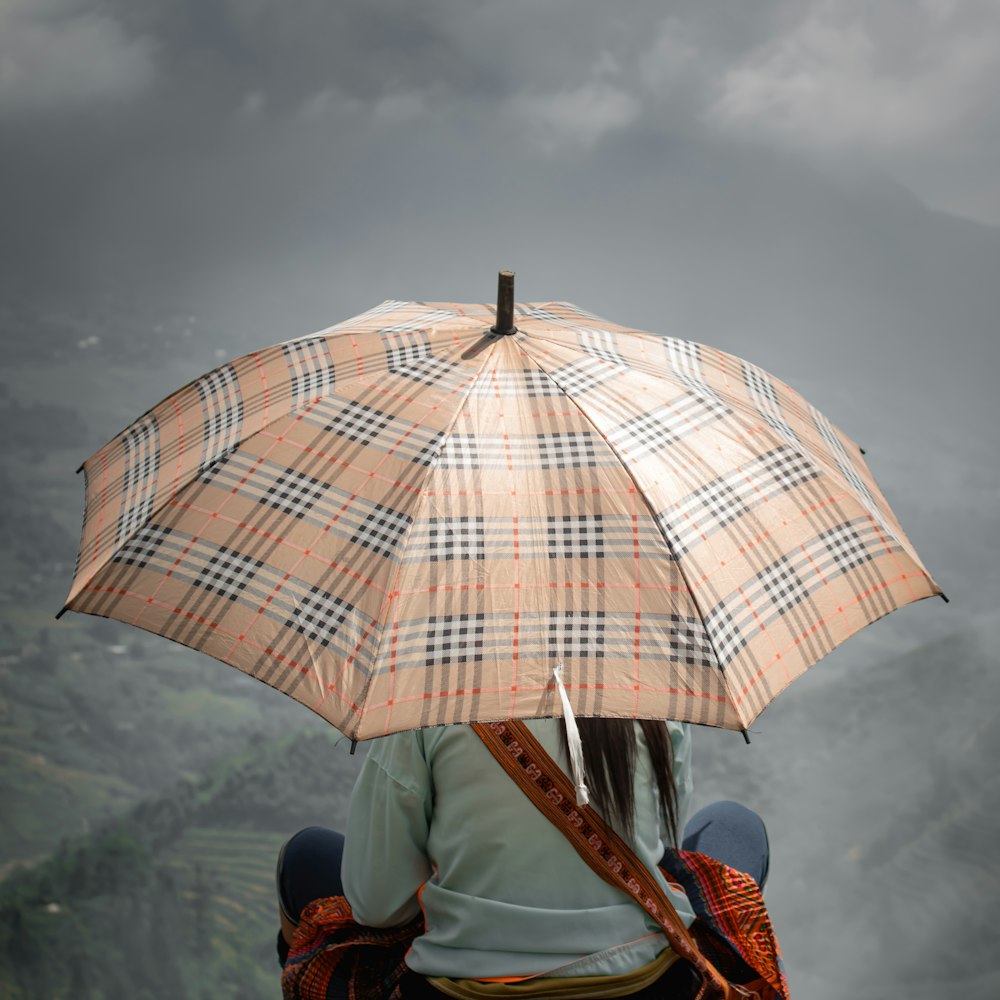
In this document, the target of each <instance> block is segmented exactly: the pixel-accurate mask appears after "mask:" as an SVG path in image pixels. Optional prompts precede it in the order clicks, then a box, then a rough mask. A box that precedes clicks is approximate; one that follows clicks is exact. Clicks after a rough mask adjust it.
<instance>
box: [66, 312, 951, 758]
mask: <svg viewBox="0 0 1000 1000" xmlns="http://www.w3.org/2000/svg"><path fill="white" fill-rule="evenodd" d="M516 324H517V326H516V330H514V331H513V332H509V331H508V332H504V331H505V329H506V328H508V327H509V324H506V323H499V322H498V323H497V324H496V328H495V329H492V330H491V327H493V325H494V309H493V308H492V307H491V306H487V305H459V304H454V303H420V302H394V301H389V302H384V303H383V304H382V305H380V306H377V307H375V308H374V309H371V310H370V311H368V312H366V313H363V314H362V315H360V316H357V317H355V318H354V319H350V320H347V321H346V322H343V323H340V324H338V325H337V326H334V327H331V328H330V329H328V330H324V331H322V332H320V333H317V334H314V335H312V336H308V337H303V338H301V339H297V340H292V341H289V342H287V343H284V344H279V345H277V346H275V347H270V348H267V349H265V350H261V351H254V352H252V353H250V354H247V355H245V356H244V357H241V358H238V359H237V360H235V361H232V362H230V363H228V364H225V365H222V366H221V367H219V368H216V369H215V370H214V371H211V372H209V373H208V374H206V375H204V376H203V377H201V378H199V379H198V380H196V381H195V382H192V383H191V384H189V385H187V386H185V387H184V388H182V389H180V390H179V391H178V392H176V393H174V394H173V395H171V396H169V397H168V398H167V399H165V400H163V402H161V403H160V404H158V405H157V406H155V407H154V408H153V409H152V410H150V411H149V412H148V413H146V414H145V415H144V416H142V417H140V418H139V419H138V420H136V421H135V422H134V423H133V424H132V425H131V426H130V427H128V428H127V429H126V430H125V431H124V432H122V433H121V434H119V435H118V436H117V437H115V438H114V439H113V440H112V441H110V442H109V443H108V444H107V445H106V446H105V447H104V448H102V449H101V450H100V451H98V452H97V453H96V454H95V455H94V456H93V457H91V458H90V459H88V460H87V461H86V462H85V463H84V469H85V472H86V480H87V487H86V494H87V500H86V513H85V519H84V526H83V538H82V543H81V548H80V554H79V558H78V562H77V568H76V573H75V578H74V580H73V583H72V588H71V590H70V594H69V597H68V598H67V601H66V606H65V609H71V610H74V611H81V612H86V613H88V614H94V615H101V616H105V617H111V618H116V619H118V620H120V621H124V622H128V623H129V624H132V625H136V626H138V627H140V628H144V629H147V630H149V631H151V632H156V633H158V634H160V635H164V636H167V637H168V638H170V639H174V640H176V641H177V642H180V643H183V644H185V645H187V646H191V647H193V648H196V649H200V650H202V651H203V652H205V653H208V654H209V655H211V656H214V657H216V658H218V659H220V660H223V661H225V662H226V663H229V664H232V665H233V666H235V667H238V668H239V669H240V670H242V671H244V672H246V673H248V674H250V675H252V676H254V677H257V678H258V679H260V680H262V681H264V682H266V683H267V684H270V685H272V686H273V687H275V688H278V689H279V690H281V691H283V692H285V693H286V694H288V695H290V696H292V697H293V698H295V699H297V700H299V701H301V702H302V703H303V704H305V705H307V706H308V707H309V708H311V709H313V710H314V711H316V712H318V713H319V714H320V715H322V716H323V717H324V718H326V719H328V720H329V721H330V722H331V723H333V725H335V726H336V727H337V728H338V729H340V730H341V731H342V732H344V733H346V734H347V735H348V736H352V737H355V738H357V739H365V738H368V737H372V736H379V735H383V734H386V733H390V732H395V731H398V730H402V729H408V728H414V727H420V726H431V725H439V724H442V723H449V722H466V721H487V720H493V719H507V718H531V717H539V716H551V715H559V714H561V711H562V707H561V703H560V697H559V695H558V693H557V690H556V688H555V686H554V685H553V682H552V672H553V667H554V666H555V665H557V664H559V663H561V664H563V667H564V678H565V685H566V690H567V692H568V695H569V701H570V703H571V705H572V709H573V711H574V712H575V713H576V714H577V715H582V716H616V717H633V718H670V719H677V720H684V721H690V722H696V723H702V724H706V725H711V726H722V727H726V728H731V729H743V730H745V728H746V727H747V726H748V725H749V724H750V723H751V722H752V720H753V719H754V718H755V717H756V716H757V715H758V714H759V713H760V712H761V711H762V710H763V709H764V708H765V707H766V706H767V704H768V703H769V702H770V701H771V700H772V699H773V698H774V697H775V696H776V695H777V694H778V693H779V692H780V691H781V690H782V689H783V688H784V687H785V686H786V685H787V684H788V683H789V682H790V681H792V680H793V679H794V678H795V677H797V676H798V675H799V674H801V673H802V672H803V671H804V670H805V669H806V668H807V667H809V666H810V665H811V664H813V663H815V662H816V661H817V660H819V659H820V658H821V657H822V656H824V655H825V654H826V653H828V652H829V651H830V650H832V649H833V648H834V647H835V646H836V645H838V644H839V643H840V642H842V641H843V640H844V639H846V638H847V637H849V636H850V635H852V634H853V633H855V632H857V631H858V630H859V629H860V628H862V627H863V626H865V625H867V624H868V623H870V622H872V621H875V620H876V619H878V618H880V617H882V616H883V615H885V614H887V613H888V612H890V611H892V610H893V609H895V608H897V607H899V606H901V605H903V604H906V603H908V602H910V601H914V600H917V599H919V598H923V597H928V596H931V595H933V594H939V593H940V589H939V588H938V587H937V585H936V584H935V583H934V581H933V580H932V579H931V578H930V576H929V575H928V573H927V571H926V570H925V569H924V567H923V565H922V564H921V562H920V559H919V558H918V556H917V554H916V552H915V551H914V549H913V546H912V545H911V544H910V542H909V541H908V539H907V538H906V536H905V535H904V533H903V531H902V529H901V527H900V525H899V523H898V522H897V520H896V517H895V516H894V514H893V512H892V510H891V509H890V508H889V505H888V504H887V503H886V501H885V498H884V497H883V495H882V493H881V491H880V490H879V488H878V486H877V485H876V483H875V481H874V479H873V478H872V476H871V473H870V472H869V470H868V468H867V466H866V464H865V462H864V460H863V458H862V455H861V451H860V449H859V448H858V446H857V445H856V444H854V442H852V441H851V440H850V439H849V438H848V437H846V436H845V435H844V434H843V433H842V432H841V431H839V430H838V429H837V428H836V427H835V426H833V424H831V423H830V421H829V420H827V419H826V418H825V417H824V416H823V415H822V414H821V413H819V412H818V411H817V410H816V409H815V408H814V407H812V406H811V405H810V404H809V403H807V402H806V401H805V400H804V399H803V398H802V397H801V396H800V395H799V394H798V393H796V392H795V391H793V390H792V389H790V388H789V387H788V386H787V385H784V384H783V383H781V382H780V381H778V380H777V379H775V378H774V377H773V376H771V375H769V374H767V373H766V372H764V371H762V370H761V369H760V368H758V367H756V366H754V365H753V364H751V363H749V362H747V361H743V360H740V359H738V358H736V357H733V356H731V355H728V354H725V353H723V352H721V351H718V350H715V349H713V348H710V347H706V346H704V345H701V344H697V343H693V342H690V341H687V340H680V339H675V338H673V337H668V336H656V335H653V334H650V333H642V332H638V331H635V330H630V329H627V328H624V327H621V326H618V325H616V324H614V323H609V322H606V321H605V320H601V319H598V318H597V317H595V316H593V315H591V314H590V313H587V312H585V311H583V310H581V309H578V308H577V307H576V306H572V305H569V304H567V303H559V302H556V303H545V304H530V305H522V306H519V307H518V308H517V310H516ZM65 609H64V610H65Z"/></svg>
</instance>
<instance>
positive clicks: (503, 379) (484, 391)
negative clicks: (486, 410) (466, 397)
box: [471, 368, 562, 399]
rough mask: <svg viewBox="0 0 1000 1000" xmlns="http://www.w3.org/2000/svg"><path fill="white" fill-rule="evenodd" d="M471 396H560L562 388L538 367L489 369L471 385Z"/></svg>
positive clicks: (507, 397)
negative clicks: (512, 369)
mask: <svg viewBox="0 0 1000 1000" xmlns="http://www.w3.org/2000/svg"><path fill="white" fill-rule="evenodd" d="M471 395H473V396H501V397H502V398H504V399H517V398H521V397H527V398H528V399H537V398H539V397H551V396H561V395H562V390H561V389H560V388H559V386H558V385H556V383H555V382H553V381H552V379H551V378H550V377H549V376H548V375H547V374H546V373H545V372H543V371H540V370H539V369H538V368H525V369H522V370H521V371H507V370H506V369H500V370H499V371H490V372H486V373H484V374H483V376H482V377H481V378H477V379H476V380H475V382H474V383H473V385H472V390H471Z"/></svg>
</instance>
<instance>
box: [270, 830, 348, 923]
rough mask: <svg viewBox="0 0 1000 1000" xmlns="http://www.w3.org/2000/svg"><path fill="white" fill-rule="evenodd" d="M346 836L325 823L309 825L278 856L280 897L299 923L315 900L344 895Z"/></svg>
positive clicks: (285, 911) (292, 917)
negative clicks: (343, 859) (341, 866)
mask: <svg viewBox="0 0 1000 1000" xmlns="http://www.w3.org/2000/svg"><path fill="white" fill-rule="evenodd" d="M343 856H344V835H343V834H341V833H337V831H336V830H328V829H326V827H322V826H307V827H306V828H305V829H304V830H299V832H298V833H296V834H295V835H294V836H292V837H291V838H289V840H288V841H287V842H286V843H285V845H284V847H282V848H281V852H280V853H279V855H278V872H277V879H278V900H279V902H280V904H281V908H282V910H283V912H284V913H285V915H286V916H287V917H288V918H289V919H290V920H291V921H292V922H293V923H296V922H297V921H298V919H299V914H300V913H301V912H302V911H303V910H304V909H305V908H306V906H308V905H309V903H311V902H312V901H313V900H314V899H323V898H324V897H326V896H342V895H343V894H344V885H343V882H341V880H340V862H341V859H342V858H343Z"/></svg>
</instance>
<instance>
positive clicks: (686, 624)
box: [668, 615, 717, 667]
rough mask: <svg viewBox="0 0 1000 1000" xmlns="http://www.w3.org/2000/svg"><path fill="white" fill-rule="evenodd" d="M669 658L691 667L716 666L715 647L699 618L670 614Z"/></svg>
mask: <svg viewBox="0 0 1000 1000" xmlns="http://www.w3.org/2000/svg"><path fill="white" fill-rule="evenodd" d="M668 620H669V622H670V659H671V660H673V661H674V662H676V663H686V664H687V665H688V666H692V667H714V666H717V661H716V658H715V648H714V647H713V646H712V643H711V641H710V640H709V638H708V633H707V632H706V631H705V624H704V622H702V620H701V619H700V618H684V617H681V616H680V615H670V617H669V619H668Z"/></svg>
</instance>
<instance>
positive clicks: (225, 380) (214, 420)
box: [195, 365, 243, 475]
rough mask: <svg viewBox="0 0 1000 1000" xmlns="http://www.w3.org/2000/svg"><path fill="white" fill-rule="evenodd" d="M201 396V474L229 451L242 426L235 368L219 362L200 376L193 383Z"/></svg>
mask: <svg viewBox="0 0 1000 1000" xmlns="http://www.w3.org/2000/svg"><path fill="white" fill-rule="evenodd" d="M195 388H196V389H197V392H198V397H199V399H200V400H201V411H202V422H203V424H204V431H203V435H202V437H203V444H202V452H201V462H200V463H199V466H198V474H199V475H201V474H202V473H203V472H204V471H205V470H206V469H208V468H210V467H211V466H212V465H214V464H215V462H217V461H218V460H219V459H220V458H222V457H224V456H225V455H227V454H228V453H229V452H230V451H232V450H233V449H234V448H235V447H236V446H237V445H238V444H239V440H240V430H241V429H242V426H243V398H242V396H241V394H240V384H239V380H238V379H237V377H236V370H235V369H234V368H233V366H232V365H223V366H222V367H221V368H216V369H215V371H212V372H209V373H208V374H207V375H204V376H202V378H200V379H198V381H197V382H196V383H195Z"/></svg>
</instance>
